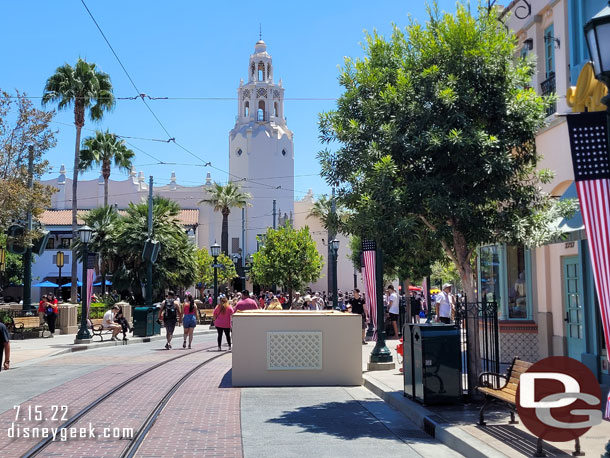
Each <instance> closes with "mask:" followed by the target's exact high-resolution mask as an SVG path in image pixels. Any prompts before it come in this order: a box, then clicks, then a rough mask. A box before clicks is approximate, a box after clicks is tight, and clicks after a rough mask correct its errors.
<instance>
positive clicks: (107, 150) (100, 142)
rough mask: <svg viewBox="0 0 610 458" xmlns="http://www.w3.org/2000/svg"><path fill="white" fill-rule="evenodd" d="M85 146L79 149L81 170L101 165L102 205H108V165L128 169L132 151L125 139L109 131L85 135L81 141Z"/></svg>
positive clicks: (132, 154) (130, 164) (132, 155)
mask: <svg viewBox="0 0 610 458" xmlns="http://www.w3.org/2000/svg"><path fill="white" fill-rule="evenodd" d="M83 145H84V146H85V147H86V148H85V149H82V150H81V151H80V164H79V167H80V169H81V171H85V170H90V169H92V168H93V167H94V166H96V165H98V166H99V165H101V166H102V177H104V206H107V205H108V180H109V178H110V166H111V165H112V163H113V162H114V166H115V167H118V168H119V169H120V170H130V169H131V167H132V163H131V160H132V159H133V157H134V156H135V154H134V152H133V151H132V150H130V149H129V148H127V147H126V146H125V140H120V139H118V138H117V136H116V135H115V134H111V133H110V132H108V131H106V132H101V131H99V130H98V131H96V132H95V136H94V137H87V138H85V141H84V142H83Z"/></svg>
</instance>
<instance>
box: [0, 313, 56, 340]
mask: <svg viewBox="0 0 610 458" xmlns="http://www.w3.org/2000/svg"><path fill="white" fill-rule="evenodd" d="M10 320H11V321H10V325H9V326H7V327H8V328H9V330H11V332H12V333H13V338H15V336H16V335H20V336H21V339H22V340H23V339H24V337H25V336H24V332H25V330H26V329H27V330H39V331H42V336H43V337H50V336H51V332H50V331H49V326H48V325H47V323H45V322H43V323H42V324H40V318H39V317H38V316H17V317H11V318H10ZM45 333H48V335H45Z"/></svg>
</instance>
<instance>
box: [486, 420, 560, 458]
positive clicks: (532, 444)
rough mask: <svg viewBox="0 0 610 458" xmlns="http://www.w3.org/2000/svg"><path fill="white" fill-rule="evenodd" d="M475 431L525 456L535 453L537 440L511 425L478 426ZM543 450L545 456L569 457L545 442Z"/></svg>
mask: <svg viewBox="0 0 610 458" xmlns="http://www.w3.org/2000/svg"><path fill="white" fill-rule="evenodd" d="M477 429H478V430H479V431H481V432H484V433H486V434H489V435H490V436H492V437H493V438H494V439H497V440H499V441H501V442H502V443H503V444H504V445H507V446H509V447H510V448H512V449H513V450H516V451H517V452H519V453H521V454H523V455H525V456H534V453H536V442H537V439H536V438H535V437H534V436H532V435H531V434H527V433H525V432H523V431H521V430H520V429H518V428H515V427H514V426H512V425H487V426H478V427H477ZM543 449H544V452H545V453H546V456H571V455H569V454H567V453H565V452H563V451H562V450H559V449H557V448H555V447H553V446H551V445H549V444H547V443H546V442H545V443H544V445H543Z"/></svg>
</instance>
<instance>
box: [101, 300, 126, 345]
mask: <svg viewBox="0 0 610 458" xmlns="http://www.w3.org/2000/svg"><path fill="white" fill-rule="evenodd" d="M118 311H119V307H118V305H113V306H112V308H111V309H110V310H108V311H107V312H106V313H104V320H103V321H102V327H103V328H104V329H110V330H111V331H112V339H110V340H117V338H116V336H118V335H119V332H121V330H122V328H121V325H120V324H118V323H115V322H114V315H115V314H116V313H117V312H118ZM124 340H127V338H125V339H124Z"/></svg>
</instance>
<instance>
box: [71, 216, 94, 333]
mask: <svg viewBox="0 0 610 458" xmlns="http://www.w3.org/2000/svg"><path fill="white" fill-rule="evenodd" d="M92 232H93V230H92V229H91V228H90V227H89V226H83V227H81V228H80V229H79V230H78V237H79V238H80V241H81V243H82V244H83V258H82V262H83V279H82V286H81V298H80V303H81V315H80V329H79V330H78V334H76V340H75V343H81V342H82V341H87V340H90V339H91V334H89V329H87V264H88V263H87V258H88V257H89V251H88V246H87V245H88V244H89V241H90V240H91V233H92Z"/></svg>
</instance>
